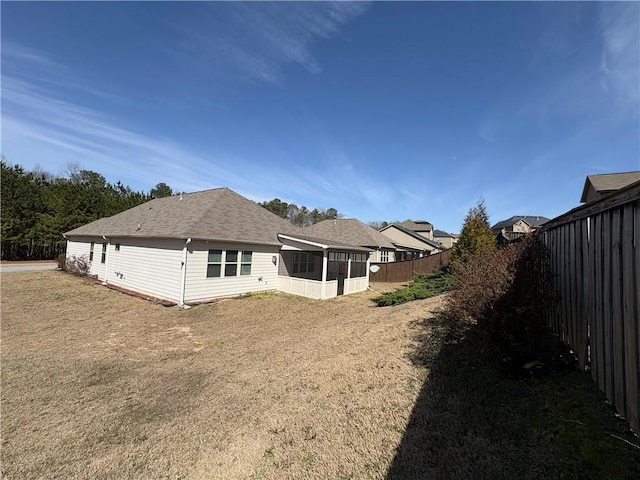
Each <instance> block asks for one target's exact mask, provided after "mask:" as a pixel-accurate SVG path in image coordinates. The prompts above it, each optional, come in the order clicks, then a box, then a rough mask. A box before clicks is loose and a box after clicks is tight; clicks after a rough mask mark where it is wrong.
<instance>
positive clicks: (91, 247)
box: [89, 242, 96, 262]
mask: <svg viewBox="0 0 640 480" xmlns="http://www.w3.org/2000/svg"><path fill="white" fill-rule="evenodd" d="M95 246H96V242H91V246H90V247H89V261H90V262H93V248H94V247H95Z"/></svg>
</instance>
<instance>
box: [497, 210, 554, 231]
mask: <svg viewBox="0 0 640 480" xmlns="http://www.w3.org/2000/svg"><path fill="white" fill-rule="evenodd" d="M548 221H549V219H548V218H547V217H539V216H538V217H535V216H531V215H514V216H513V217H511V218H507V219H506V220H502V221H500V222H498V223H496V224H495V225H494V226H493V227H491V231H492V232H493V233H495V234H496V235H497V234H498V233H500V232H502V231H505V232H513V233H530V232H533V231H535V230H537V229H539V228H540V227H541V226H542V225H543V224H544V223H546V222H548Z"/></svg>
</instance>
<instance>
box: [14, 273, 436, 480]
mask: <svg viewBox="0 0 640 480" xmlns="http://www.w3.org/2000/svg"><path fill="white" fill-rule="evenodd" d="M397 286H398V285H397V284H396V285H383V284H380V283H378V284H376V286H375V288H376V291H374V292H364V293H361V294H357V295H351V296H345V297H339V298H336V299H331V300H325V301H314V300H309V299H304V298H299V297H294V296H287V295H281V294H277V293H268V294H261V295H254V296H249V297H247V298H243V299H236V300H225V301H220V302H217V303H213V304H208V305H200V306H197V307H194V308H192V309H190V310H181V309H178V308H177V307H172V308H166V307H163V306H160V305H155V304H152V303H149V302H146V301H143V300H140V299H137V298H133V297H129V296H127V295H123V294H121V293H119V292H116V291H112V290H109V289H106V288H104V287H102V286H100V285H96V284H93V283H91V282H87V281H85V280H83V279H80V278H77V277H73V276H70V275H68V274H65V273H62V272H53V271H49V272H24V273H7V274H3V275H2V473H3V478H92V479H106V478H130V479H135V478H167V479H174V478H175V479H177V478H190V479H215V478H225V479H233V478H238V479H240V478H265V479H266V478H273V479H281V478H318V479H327V478H384V477H385V475H386V473H387V470H388V469H389V467H390V465H391V463H392V461H393V458H394V455H395V451H396V448H397V447H398V445H399V444H400V442H401V440H402V437H403V433H404V432H405V428H406V425H407V422H408V420H409V418H410V415H411V412H412V408H413V406H414V404H415V402H416V399H417V398H418V394H419V392H420V389H421V386H422V385H423V383H424V381H425V379H426V377H427V374H428V367H427V366H424V365H419V364H416V363H415V362H412V361H411V358H410V353H411V352H412V351H414V350H415V348H416V342H417V341H418V333H419V334H420V335H425V333H426V334H428V329H429V327H428V326H427V327H426V330H425V326H424V325H420V324H419V322H418V321H419V320H421V319H424V318H427V317H429V316H430V315H431V314H432V312H434V311H436V310H438V309H439V308H440V306H441V303H442V299H441V298H434V299H429V300H424V301H419V302H412V303H410V304H406V305H402V306H399V307H388V308H376V307H375V306H374V304H373V303H372V302H371V301H370V298H372V297H374V296H376V295H378V294H379V293H380V291H384V290H389V289H394V288H396V287H397Z"/></svg>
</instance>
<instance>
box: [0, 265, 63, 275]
mask: <svg viewBox="0 0 640 480" xmlns="http://www.w3.org/2000/svg"><path fill="white" fill-rule="evenodd" d="M56 268H58V264H57V263H3V264H0V273H4V272H33V271H39V270H55V269H56Z"/></svg>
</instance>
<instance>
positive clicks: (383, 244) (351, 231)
mask: <svg viewBox="0 0 640 480" xmlns="http://www.w3.org/2000/svg"><path fill="white" fill-rule="evenodd" d="M304 230H305V231H306V232H308V233H309V234H311V235H317V236H319V237H322V238H327V239H331V240H340V241H341V242H346V243H349V244H351V245H360V246H362V247H373V248H374V249H378V248H390V249H393V248H395V247H394V246H393V243H391V241H390V240H389V239H388V238H387V237H385V236H384V235H382V234H381V233H380V232H379V231H377V230H376V229H375V228H371V227H370V226H368V225H365V224H364V223H362V222H361V221H360V220H357V219H355V218H336V219H334V220H323V221H322V222H319V223H316V224H315V225H311V226H310V227H307V228H305V229H304Z"/></svg>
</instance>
